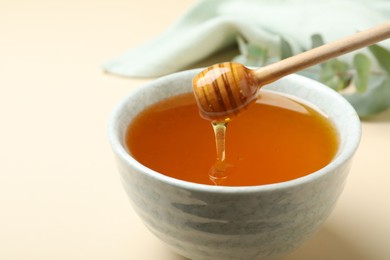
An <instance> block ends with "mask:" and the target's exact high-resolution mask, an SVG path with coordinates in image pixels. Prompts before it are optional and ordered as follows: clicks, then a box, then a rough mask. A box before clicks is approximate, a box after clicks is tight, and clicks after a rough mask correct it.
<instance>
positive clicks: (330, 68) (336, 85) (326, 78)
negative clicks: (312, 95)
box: [319, 59, 352, 91]
mask: <svg viewBox="0 0 390 260" xmlns="http://www.w3.org/2000/svg"><path fill="white" fill-rule="evenodd" d="M351 79H352V76H351V75H350V73H349V65H348V64H347V63H345V62H342V61H340V60H338V59H331V60H330V61H327V62H325V63H323V64H322V65H321V71H320V75H319V81H320V82H322V83H324V84H325V85H327V86H329V87H331V88H332V89H334V90H336V91H340V90H342V89H344V88H346V87H347V86H348V85H349V84H350V82H351Z"/></svg>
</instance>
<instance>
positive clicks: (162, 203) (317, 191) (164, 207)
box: [109, 70, 361, 260]
mask: <svg viewBox="0 0 390 260" xmlns="http://www.w3.org/2000/svg"><path fill="white" fill-rule="evenodd" d="M198 72H199V70H191V71H184V72H180V73H176V74H172V75H169V76H165V77H162V78H160V79H157V80H155V81H152V82H150V83H148V84H146V85H145V86H142V87H139V88H138V89H137V90H135V91H133V92H131V94H130V95H129V96H127V97H126V98H125V99H124V100H123V101H122V102H121V103H120V104H119V105H118V106H117V107H116V108H115V110H114V112H113V113H112V116H111V118H110V122H109V139H110V143H111V145H112V148H113V151H114V154H115V157H116V159H117V160H116V161H117V165H118V169H119V173H120V176H121V180H122V183H123V186H124V189H125V190H126V192H127V194H128V196H129V198H130V201H131V204H132V206H133V208H134V210H135V211H136V212H137V214H138V215H139V217H140V218H141V219H142V220H143V222H144V223H145V225H146V226H147V227H148V228H149V229H150V231H151V232H152V233H154V234H155V235H156V236H157V237H158V238H159V239H161V240H162V241H163V242H165V243H166V244H167V246H168V247H170V248H171V249H172V250H173V251H175V252H177V253H178V254H180V255H183V256H185V257H188V258H190V259H199V260H201V259H204V260H206V259H207V260H218V259H221V260H222V259H223V260H227V259H235V260H236V259H245V260H247V259H268V258H276V257H279V256H282V255H285V254H288V253H289V252H291V251H292V250H294V249H296V248H297V247H299V246H300V245H301V244H302V243H303V242H304V241H306V240H307V239H308V238H309V237H310V236H311V235H312V234H313V233H314V232H315V231H317V230H318V229H319V227H320V226H321V224H322V223H323V222H324V221H325V220H326V218H327V217H328V216H329V214H330V213H331V211H332V209H333V208H334V206H335V203H336V201H337V199H338V198H339V196H340V194H341V192H342V190H343V188H344V185H345V183H346V179H347V175H348V172H349V169H350V166H351V160H352V157H353V154H354V153H355V151H356V149H357V147H358V144H359V140H360V135H361V128H360V121H359V118H358V116H357V115H356V113H355V111H354V109H353V108H352V107H351V106H350V104H349V103H348V102H347V101H346V100H345V99H344V98H343V97H342V96H340V95H339V94H337V93H336V92H334V91H333V90H331V89H329V88H328V87H326V86H324V85H322V84H320V83H318V82H316V81H313V80H310V79H308V78H304V77H302V76H298V75H290V76H287V77H285V78H283V79H281V80H279V81H277V82H275V83H273V84H270V85H267V86H266V87H264V88H266V89H270V90H273V91H277V92H282V93H286V94H288V95H292V96H296V97H297V98H299V99H301V100H305V101H306V102H309V103H311V104H312V105H314V106H315V107H317V108H318V109H319V110H321V111H322V112H324V113H325V114H326V115H328V117H329V119H330V120H331V121H333V123H334V125H335V126H336V128H337V131H338V134H339V139H340V144H339V146H340V147H339V150H338V152H337V155H336V156H335V158H334V159H333V161H331V162H330V163H329V164H328V165H327V166H326V167H324V168H322V169H320V170H318V171H316V172H314V173H311V174H309V175H307V176H304V177H301V178H298V179H294V180H291V181H287V182H282V183H276V184H269V185H261V186H248V187H222V186H211V185H202V184H196V183H190V182H186V181H181V180H178V179H174V178H171V177H167V176H165V175H162V174H160V173H158V172H155V171H153V170H151V169H149V168H147V166H144V165H142V164H140V163H139V162H137V161H136V160H135V159H134V158H133V157H132V156H131V155H130V153H129V151H128V150H127V148H126V145H125V141H124V140H125V133H126V128H127V127H128V125H129V124H130V123H131V121H132V120H133V118H134V117H135V116H136V115H137V114H138V113H139V112H140V111H142V110H143V109H144V108H145V107H147V106H149V105H151V104H153V103H155V102H158V101H159V100H162V99H164V98H167V97H170V96H173V95H176V94H179V93H185V92H190V91H192V90H191V80H192V78H193V77H194V76H195V75H196V74H197V73H198ZM319 149H321V148H320V147H319ZM151 250H152V249H151Z"/></svg>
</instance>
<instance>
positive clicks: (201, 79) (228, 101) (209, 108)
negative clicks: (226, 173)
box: [192, 22, 390, 122]
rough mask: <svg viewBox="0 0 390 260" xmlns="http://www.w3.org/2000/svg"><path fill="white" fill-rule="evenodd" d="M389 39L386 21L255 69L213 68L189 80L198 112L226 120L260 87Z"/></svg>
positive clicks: (236, 66)
mask: <svg viewBox="0 0 390 260" xmlns="http://www.w3.org/2000/svg"><path fill="white" fill-rule="evenodd" d="M389 37H390V22H386V23H384V24H381V25H378V26H376V27H373V28H371V29H368V30H365V31H361V32H358V33H356V34H353V35H351V36H349V37H346V38H343V39H341V40H338V41H335V42H331V43H328V44H325V45H322V46H320V47H317V48H315V49H311V50H309V51H306V52H303V53H300V54H298V55H295V56H292V57H289V58H287V59H284V60H281V61H279V62H276V63H273V64H270V65H267V66H265V67H262V68H258V69H255V70H251V69H248V68H246V67H245V66H243V65H241V64H239V63H232V62H225V63H221V64H216V65H213V66H211V67H209V68H207V69H205V70H203V71H202V72H200V73H199V74H198V75H197V76H195V77H194V79H193V81H192V85H193V90H194V94H195V97H196V101H197V103H198V108H199V112H200V114H201V116H202V117H204V118H206V119H208V120H210V121H214V122H223V121H229V120H230V119H231V118H233V117H234V116H236V115H237V114H239V113H240V112H242V111H243V110H245V109H246V108H247V106H248V105H249V104H251V103H252V102H254V101H255V100H256V96H257V90H258V89H259V88H260V87H262V86H264V85H266V84H268V83H271V82H273V81H276V80H278V79H280V78H282V77H284V76H286V75H288V74H291V73H294V72H297V71H300V70H302V69H305V68H306V67H309V66H312V65H315V64H318V63H321V62H323V61H326V60H328V59H331V58H334V57H336V56H340V55H342V54H345V53H348V52H351V51H354V50H356V49H359V48H362V47H365V46H368V45H372V44H374V43H376V42H379V41H381V40H384V39H387V38H389Z"/></svg>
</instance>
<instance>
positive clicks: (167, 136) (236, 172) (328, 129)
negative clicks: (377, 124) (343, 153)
mask: <svg viewBox="0 0 390 260" xmlns="http://www.w3.org/2000/svg"><path fill="white" fill-rule="evenodd" d="M260 93H261V95H260V96H259V98H258V100H257V102H256V103H255V104H253V105H251V106H250V108H249V109H248V110H247V111H246V112H245V113H242V114H241V115H239V116H237V117H236V118H234V120H232V121H231V122H229V124H228V127H227V133H226V163H227V167H226V169H227V170H226V174H227V176H228V177H227V178H226V179H225V180H224V182H223V185H226V186H250V185H261V184H269V183H276V182H283V181H288V180H291V179H295V178H298V177H301V176H304V175H307V174H310V173H312V172H314V171H316V170H318V169H320V168H322V167H324V166H325V165H327V164H328V163H329V162H330V161H331V160H332V158H333V157H334V155H335V154H336V152H337V148H338V139H337V133H336V131H335V129H334V127H333V125H332V123H331V122H329V120H328V119H327V118H326V117H325V116H324V115H322V114H320V113H319V112H317V111H316V110H314V109H313V108H311V107H308V106H306V105H304V104H302V103H299V102H297V101H294V100H293V99H290V98H287V97H285V96H282V95H279V94H275V93H273V92H267V91H260ZM126 143H127V146H128V148H129V151H130V153H131V154H132V155H133V156H134V157H135V159H136V160H138V161H139V162H140V163H141V164H143V165H145V166H147V167H149V168H151V169H153V170H155V171H157V172H159V173H161V174H165V175H167V176H171V177H174V178H177V179H181V180H185V181H189V182H196V183H202V184H210V185H214V183H213V182H212V181H211V180H210V178H209V171H210V167H211V166H212V165H213V164H214V163H215V160H216V148H215V140H214V133H213V129H212V127H211V124H210V122H209V121H206V120H204V119H202V118H201V117H200V116H199V112H198V108H197V106H196V103H195V99H194V97H193V94H192V93H189V94H183V95H179V96H176V97H173V98H169V99H167V100H164V101H161V102H159V103H158V104H155V105H153V106H151V107H149V108H147V109H146V110H144V111H143V112H142V113H140V114H139V115H138V116H137V117H136V118H135V119H134V120H133V122H132V123H131V124H130V126H129V128H128V131H127V134H126Z"/></svg>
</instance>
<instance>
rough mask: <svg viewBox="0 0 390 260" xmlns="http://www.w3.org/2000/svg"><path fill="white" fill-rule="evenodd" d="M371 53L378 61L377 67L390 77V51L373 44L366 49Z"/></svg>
mask: <svg viewBox="0 0 390 260" xmlns="http://www.w3.org/2000/svg"><path fill="white" fill-rule="evenodd" d="M368 49H369V50H370V51H371V53H372V54H373V55H374V56H375V58H376V59H377V60H378V63H379V65H380V66H381V67H382V69H384V70H385V71H386V73H387V74H389V75H390V51H388V50H387V49H385V48H383V47H381V46H379V45H377V44H374V45H371V46H369V47H368Z"/></svg>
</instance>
